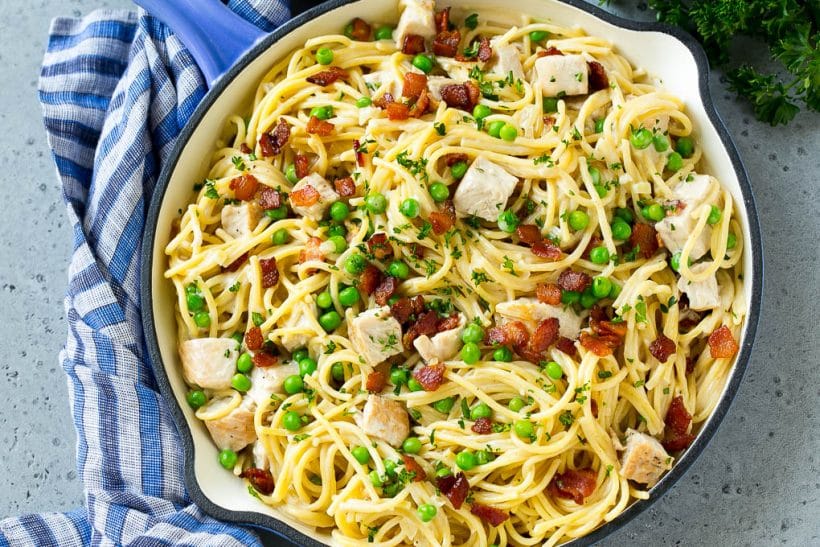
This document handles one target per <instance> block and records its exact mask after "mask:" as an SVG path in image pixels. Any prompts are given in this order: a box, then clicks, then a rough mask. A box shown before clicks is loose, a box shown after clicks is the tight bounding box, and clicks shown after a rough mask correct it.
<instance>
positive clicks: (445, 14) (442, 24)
mask: <svg viewBox="0 0 820 547" xmlns="http://www.w3.org/2000/svg"><path fill="white" fill-rule="evenodd" d="M446 30H450V7H449V6H448V7H446V8H444V9H443V10H441V11H437V12H436V32H444V31H446Z"/></svg>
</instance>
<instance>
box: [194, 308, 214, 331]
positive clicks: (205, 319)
mask: <svg viewBox="0 0 820 547" xmlns="http://www.w3.org/2000/svg"><path fill="white" fill-rule="evenodd" d="M194 323H196V326H197V327H199V328H201V329H207V328H208V327H210V326H211V314H209V313H208V312H206V311H198V312H196V313H195V314H194Z"/></svg>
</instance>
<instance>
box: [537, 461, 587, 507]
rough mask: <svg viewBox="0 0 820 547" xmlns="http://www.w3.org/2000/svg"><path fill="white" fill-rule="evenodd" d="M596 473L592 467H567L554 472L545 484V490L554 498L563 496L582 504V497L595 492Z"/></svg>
mask: <svg viewBox="0 0 820 547" xmlns="http://www.w3.org/2000/svg"><path fill="white" fill-rule="evenodd" d="M597 478H598V473H596V472H595V471H593V470H592V469H575V470H573V469H567V470H566V471H565V472H563V473H556V475H555V476H554V477H553V478H552V480H551V481H550V483H549V485H548V486H547V492H549V494H550V495H551V496H553V497H555V498H564V499H569V500H573V501H575V503H577V504H578V505H583V503H584V498H587V497H589V496H591V495H592V493H593V492H595V485H596V483H597Z"/></svg>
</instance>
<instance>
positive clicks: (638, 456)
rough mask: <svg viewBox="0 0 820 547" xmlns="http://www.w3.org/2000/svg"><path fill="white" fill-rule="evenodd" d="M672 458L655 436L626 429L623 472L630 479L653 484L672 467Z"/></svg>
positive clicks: (622, 463)
mask: <svg viewBox="0 0 820 547" xmlns="http://www.w3.org/2000/svg"><path fill="white" fill-rule="evenodd" d="M671 460H672V459H671V458H670V457H669V454H667V453H666V450H664V448H663V446H661V443H660V442H658V440H657V439H655V438H654V437H650V436H649V435H647V434H645V433H639V432H637V431H635V430H634V429H628V430H627V431H626V449H625V450H624V453H623V454H622V455H621V473H623V475H624V476H625V477H626V478H627V479H629V480H633V481H635V482H639V483H641V484H646V485H649V486H652V485H653V484H655V483H656V482H658V479H660V478H661V475H663V473H664V472H665V471H666V470H667V469H669V468H670V466H671V465H670V464H671Z"/></svg>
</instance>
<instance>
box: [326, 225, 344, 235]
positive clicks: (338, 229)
mask: <svg viewBox="0 0 820 547" xmlns="http://www.w3.org/2000/svg"><path fill="white" fill-rule="evenodd" d="M346 235H347V228H345V226H344V224H332V225H331V226H330V227H329V228H328V229H327V236H328V237H330V238H332V237H333V236H342V237H344V236H346Z"/></svg>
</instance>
